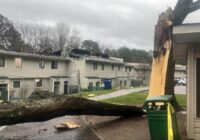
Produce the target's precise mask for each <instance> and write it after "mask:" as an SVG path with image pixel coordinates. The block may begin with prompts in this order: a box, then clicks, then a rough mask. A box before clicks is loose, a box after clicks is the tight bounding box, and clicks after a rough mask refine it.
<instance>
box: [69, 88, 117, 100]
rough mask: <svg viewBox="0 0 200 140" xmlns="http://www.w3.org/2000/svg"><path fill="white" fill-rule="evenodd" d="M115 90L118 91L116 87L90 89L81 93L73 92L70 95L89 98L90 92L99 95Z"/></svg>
mask: <svg viewBox="0 0 200 140" xmlns="http://www.w3.org/2000/svg"><path fill="white" fill-rule="evenodd" d="M114 91H116V89H104V90H97V91H90V92H81V93H79V94H71V95H70V96H75V97H85V98H87V97H88V95H90V94H94V96H99V95H103V94H108V93H111V92H114ZM94 96H93V97H94Z"/></svg>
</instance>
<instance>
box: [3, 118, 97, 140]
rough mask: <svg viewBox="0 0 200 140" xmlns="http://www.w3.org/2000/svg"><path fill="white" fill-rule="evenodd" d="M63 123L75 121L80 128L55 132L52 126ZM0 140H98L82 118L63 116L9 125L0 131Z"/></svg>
mask: <svg viewBox="0 0 200 140" xmlns="http://www.w3.org/2000/svg"><path fill="white" fill-rule="evenodd" d="M65 121H75V122H78V123H80V124H81V128H78V129H74V130H67V131H57V130H56V129H55V128H54V126H55V125H57V124H60V123H61V122H65ZM0 140H99V138H98V136H97V135H96V134H94V133H93V131H92V130H91V129H90V128H89V127H88V126H87V125H86V124H85V122H84V121H83V119H82V117H78V116H75V117H74V116H64V117H60V118H56V119H52V120H49V121H45V122H35V123H23V124H17V125H10V126H7V127H6V128H4V129H3V130H1V131H0Z"/></svg>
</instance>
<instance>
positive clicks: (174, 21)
mask: <svg viewBox="0 0 200 140" xmlns="http://www.w3.org/2000/svg"><path fill="white" fill-rule="evenodd" d="M199 8H200V0H197V1H195V2H193V0H178V2H177V4H176V6H175V8H174V10H172V9H171V8H169V9H168V10H167V11H166V12H163V13H161V15H160V16H159V18H158V23H157V25H156V26H155V34H154V58H153V67H152V70H154V72H156V71H162V72H161V74H162V77H161V78H157V80H156V81H155V80H153V78H154V77H156V76H154V75H156V74H152V75H151V82H152V81H153V82H154V83H153V84H152V83H151V84H150V94H149V95H150V96H151V95H152V94H161V95H162V94H170V95H172V96H173V99H174V105H175V108H176V110H180V109H181V107H180V106H179V105H178V103H177V101H176V98H175V94H174V70H175V61H174V58H173V48H172V47H173V37H172V28H173V25H180V24H182V23H183V21H184V19H185V18H186V17H187V15H188V14H189V13H191V12H194V11H196V10H197V9H199ZM167 42H171V43H168V44H166V43H167ZM166 60H167V61H166ZM162 61H164V62H162ZM155 62H157V63H158V65H161V64H160V63H165V64H166V65H167V66H166V67H165V66H163V67H161V68H160V67H159V66H158V67H157V64H155ZM154 66H155V67H154ZM165 68H166V69H165ZM163 69H164V70H163ZM163 71H164V72H163ZM157 74H158V73H157ZM158 79H161V80H158ZM156 84H157V85H159V84H161V85H162V84H163V86H162V87H161V88H160V90H156V93H154V92H155V90H154V89H155V85H156Z"/></svg>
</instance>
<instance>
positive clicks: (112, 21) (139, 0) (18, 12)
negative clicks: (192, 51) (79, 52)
mask: <svg viewBox="0 0 200 140" xmlns="http://www.w3.org/2000/svg"><path fill="white" fill-rule="evenodd" d="M175 3H176V1H174V0H73V1H72V0H1V1H0V13H2V14H3V15H5V16H7V17H8V18H9V19H11V20H13V21H20V22H23V21H25V22H26V21H29V22H40V23H44V24H50V25H51V24H52V25H54V24H56V23H57V22H64V23H66V24H68V25H70V26H72V27H76V28H77V29H78V30H80V32H81V35H82V37H83V39H94V40H97V41H100V42H103V43H108V44H113V46H116V47H119V46H121V45H124V44H126V45H128V46H129V47H131V48H142V49H146V50H148V49H152V48H153V30H154V25H155V24H156V21H157V17H158V15H159V13H160V12H161V11H163V10H165V9H166V8H167V7H169V6H172V7H173V6H174V5H175ZM197 13H199V12H195V13H193V14H191V15H190V16H189V17H188V18H187V19H186V22H193V21H199V20H200V16H199V15H198V14H197Z"/></svg>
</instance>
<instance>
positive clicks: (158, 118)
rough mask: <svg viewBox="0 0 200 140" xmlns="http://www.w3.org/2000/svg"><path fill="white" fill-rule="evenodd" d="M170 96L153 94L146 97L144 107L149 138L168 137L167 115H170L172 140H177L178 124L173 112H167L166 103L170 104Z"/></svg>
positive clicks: (158, 139) (162, 139)
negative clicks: (153, 95)
mask: <svg viewBox="0 0 200 140" xmlns="http://www.w3.org/2000/svg"><path fill="white" fill-rule="evenodd" d="M171 101H172V96H170V95H164V96H155V97H149V98H147V99H146V101H145V104H144V108H145V110H146V112H147V117H148V125H149V131H150V136H151V140H169V139H168V132H169V130H168V115H171V122H172V123H171V124H172V131H173V138H172V139H173V140H179V139H180V138H179V133H178V126H177V121H176V115H175V112H171V113H170V114H168V111H167V108H168V104H171Z"/></svg>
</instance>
